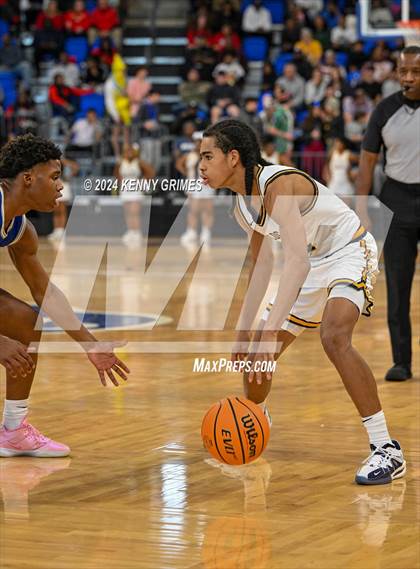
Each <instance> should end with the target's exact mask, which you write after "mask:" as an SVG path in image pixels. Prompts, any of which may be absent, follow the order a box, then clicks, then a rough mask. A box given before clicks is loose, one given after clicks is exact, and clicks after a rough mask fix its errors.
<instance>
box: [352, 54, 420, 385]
mask: <svg viewBox="0 0 420 569" xmlns="http://www.w3.org/2000/svg"><path fill="white" fill-rule="evenodd" d="M397 71H398V77H399V81H400V84H401V88H402V90H401V91H398V92H397V93H394V94H393V95H391V96H390V97H386V98H385V99H383V100H382V101H381V102H380V103H379V105H378V106H377V107H376V109H375V110H374V111H373V113H372V115H371V117H370V121H369V124H368V127H367V131H366V134H365V137H364V140H363V143H362V153H361V157H360V167H359V175H358V179H357V185H356V192H357V194H358V195H361V196H366V195H368V194H369V192H370V189H371V186H372V178H373V171H374V168H375V165H376V162H377V160H378V155H379V152H380V150H381V147H383V148H384V154H385V174H386V180H385V182H384V185H383V187H382V190H381V194H380V196H379V199H380V200H381V202H382V203H383V204H385V205H386V206H387V207H388V208H389V209H390V210H391V211H393V213H394V216H393V219H392V223H391V227H390V230H389V233H388V235H387V238H386V241H385V244H384V260H385V274H386V284H387V300H388V327H389V332H390V336H391V345H392V356H393V360H394V365H393V366H392V367H391V368H390V369H389V370H388V372H387V374H386V376H385V379H387V380H388V381H404V380H406V379H409V378H410V377H412V374H411V323H410V293H411V285H412V283H413V277H414V271H415V265H416V256H417V243H418V241H419V240H420V47H419V46H414V45H413V46H409V47H406V48H405V49H403V50H402V52H401V54H400V57H399V59H398V66H397ZM359 214H360V217H361V218H362V221H364V222H366V223H367V224H368V225H369V218H368V215H367V205H366V202H365V201H364V204H363V205H361V206H359Z"/></svg>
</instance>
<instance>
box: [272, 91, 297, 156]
mask: <svg viewBox="0 0 420 569" xmlns="http://www.w3.org/2000/svg"><path fill="white" fill-rule="evenodd" d="M274 95H275V100H276V102H277V106H276V109H275V111H274V116H273V123H272V126H271V127H270V128H269V130H268V134H272V135H274V136H275V139H276V150H277V152H278V153H279V154H280V164H284V165H285V166H293V162H292V151H293V128H294V116H293V113H292V111H291V106H292V94H291V93H287V92H286V91H285V90H284V89H283V88H282V87H281V86H280V85H276V87H275V89H274Z"/></svg>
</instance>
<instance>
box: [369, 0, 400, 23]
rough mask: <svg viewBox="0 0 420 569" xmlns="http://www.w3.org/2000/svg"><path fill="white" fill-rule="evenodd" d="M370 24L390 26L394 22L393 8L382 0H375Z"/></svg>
mask: <svg viewBox="0 0 420 569" xmlns="http://www.w3.org/2000/svg"><path fill="white" fill-rule="evenodd" d="M369 24H370V25H371V26H372V27H373V28H390V27H392V25H393V24H394V18H393V17H392V13H391V10H390V9H389V8H388V6H387V5H386V4H385V3H384V2H383V1H382V0H373V2H372V8H371V10H370V15H369Z"/></svg>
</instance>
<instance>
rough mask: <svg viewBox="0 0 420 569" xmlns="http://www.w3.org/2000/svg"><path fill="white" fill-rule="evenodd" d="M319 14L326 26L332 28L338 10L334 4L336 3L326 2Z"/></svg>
mask: <svg viewBox="0 0 420 569" xmlns="http://www.w3.org/2000/svg"><path fill="white" fill-rule="evenodd" d="M321 15H322V17H323V18H324V20H325V21H326V23H327V26H328V28H329V29H332V28H334V27H335V26H336V25H337V23H338V18H339V15H340V12H339V10H338V6H337V5H336V3H335V2H333V1H331V2H328V3H327V6H326V8H325V9H324V11H323V12H322V13H321Z"/></svg>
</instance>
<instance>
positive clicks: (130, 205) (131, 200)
mask: <svg viewBox="0 0 420 569" xmlns="http://www.w3.org/2000/svg"><path fill="white" fill-rule="evenodd" d="M155 174H156V173H155V170H154V168H153V166H152V165H151V164H149V163H148V162H145V161H144V160H142V159H141V157H140V149H139V147H138V145H137V144H133V145H128V146H126V147H124V149H123V155H122V159H121V160H120V161H119V162H118V163H117V165H116V171H115V175H116V177H117V178H118V180H119V182H120V183H119V187H120V188H123V189H124V191H121V192H120V197H121V201H122V203H123V206H124V217H125V223H126V227H127V231H126V232H125V233H124V235H123V236H122V242H123V243H124V245H126V246H127V247H133V248H134V247H139V246H140V245H141V241H142V234H141V223H140V219H141V218H140V214H141V202H142V201H143V199H144V197H143V194H142V193H141V192H139V191H138V189H137V187H136V183H137V181H139V180H140V179H141V178H144V179H146V180H148V179H151V178H153V177H154V176H155ZM133 182H134V183H133ZM131 188H133V191H130V189H131Z"/></svg>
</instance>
